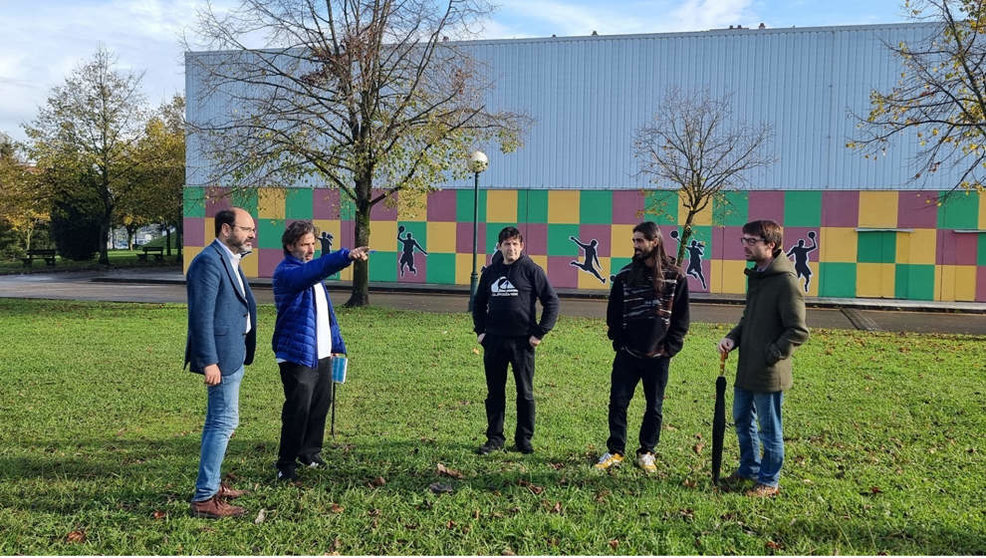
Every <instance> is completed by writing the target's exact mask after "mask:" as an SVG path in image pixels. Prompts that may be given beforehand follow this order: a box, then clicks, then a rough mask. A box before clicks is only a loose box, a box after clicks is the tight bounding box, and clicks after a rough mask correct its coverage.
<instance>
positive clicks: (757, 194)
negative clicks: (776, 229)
mask: <svg viewBox="0 0 986 558" xmlns="http://www.w3.org/2000/svg"><path fill="white" fill-rule="evenodd" d="M747 217H748V220H749V221H756V220H758V219H770V220H772V221H776V222H778V223H784V192H782V191H778V190H772V191H766V192H763V191H754V192H750V195H749V201H748V202H747Z"/></svg>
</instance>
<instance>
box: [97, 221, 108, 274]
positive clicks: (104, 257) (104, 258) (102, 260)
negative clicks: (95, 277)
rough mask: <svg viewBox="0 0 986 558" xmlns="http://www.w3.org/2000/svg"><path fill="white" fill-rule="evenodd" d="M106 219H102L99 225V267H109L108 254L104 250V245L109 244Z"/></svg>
mask: <svg viewBox="0 0 986 558" xmlns="http://www.w3.org/2000/svg"><path fill="white" fill-rule="evenodd" d="M108 221H109V220H108V219H105V218H104V219H103V222H102V223H100V224H99V238H100V239H101V240H100V243H99V264H100V265H110V254H109V250H107V249H106V244H107V243H108V242H109V238H110V225H109V222H108Z"/></svg>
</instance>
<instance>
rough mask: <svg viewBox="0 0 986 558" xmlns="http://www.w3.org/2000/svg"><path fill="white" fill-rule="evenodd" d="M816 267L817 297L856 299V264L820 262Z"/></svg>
mask: <svg viewBox="0 0 986 558" xmlns="http://www.w3.org/2000/svg"><path fill="white" fill-rule="evenodd" d="M818 267H819V270H818V296H827V297H833V298H855V297H856V264H854V263H841V262H822V263H820V264H818Z"/></svg>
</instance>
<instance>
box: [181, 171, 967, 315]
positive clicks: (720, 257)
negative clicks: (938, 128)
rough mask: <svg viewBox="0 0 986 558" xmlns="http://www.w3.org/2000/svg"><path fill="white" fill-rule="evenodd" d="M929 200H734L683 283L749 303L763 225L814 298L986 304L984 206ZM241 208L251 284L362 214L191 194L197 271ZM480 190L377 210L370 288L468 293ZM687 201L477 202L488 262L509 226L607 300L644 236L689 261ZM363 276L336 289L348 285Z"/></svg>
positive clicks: (706, 222) (299, 196)
mask: <svg viewBox="0 0 986 558" xmlns="http://www.w3.org/2000/svg"><path fill="white" fill-rule="evenodd" d="M940 194H941V193H940V192H936V191H921V192H906V191H743V192H730V193H728V194H727V196H726V199H725V201H724V202H723V203H719V204H714V205H713V206H712V207H710V208H709V209H708V210H707V211H705V212H703V213H702V214H700V215H699V216H698V221H697V223H696V225H695V226H694V227H693V234H692V237H691V238H690V239H689V241H688V245H687V246H686V250H685V254H686V256H685V259H686V261H683V262H682V269H683V270H684V271H685V273H686V275H687V276H688V281H689V287H690V290H691V291H692V292H710V293H729V294H742V293H743V292H744V291H745V288H746V281H745V276H744V275H743V269H744V268H745V267H746V265H747V262H746V261H745V260H744V258H743V250H742V247H741V246H740V245H739V241H738V239H739V237H740V229H741V227H742V225H743V224H744V223H746V222H747V221H750V220H753V219H774V220H776V221H777V222H779V223H781V225H783V227H784V236H785V242H784V248H785V253H786V255H787V257H789V258H790V259H791V260H792V262H793V263H794V266H795V269H796V271H797V274H798V280H799V282H800V284H801V285H802V288H803V289H804V291H805V293H806V295H807V296H809V297H839V298H854V297H873V298H899V299H912V300H943V301H951V300H957V301H982V302H986V194H980V193H977V192H969V193H965V192H962V193H957V194H954V195H952V196H950V197H948V198H946V199H945V201H944V202H940V200H939V195H940ZM230 205H239V206H242V207H245V208H246V209H248V210H249V211H251V213H253V214H254V215H255V216H256V217H257V226H258V231H257V240H256V242H255V245H256V246H257V249H256V250H255V257H250V258H246V259H244V261H243V264H242V265H243V268H244V271H245V272H246V273H247V275H248V276H251V277H270V276H271V274H272V273H273V271H274V267H275V266H276V265H277V264H278V262H280V260H281V257H282V254H281V246H280V238H281V233H282V232H283V230H284V226H285V225H286V223H288V222H290V221H292V220H296V219H311V220H313V221H314V223H315V225H316V226H317V227H318V228H319V231H320V232H321V233H322V234H321V236H320V238H319V240H320V242H321V247H322V249H323V250H328V249H331V247H332V246H335V247H337V248H338V247H351V246H352V245H353V208H352V206H351V205H349V204H347V203H346V202H345V201H342V202H340V199H339V192H338V191H336V190H325V189H267V190H261V191H249V192H245V193H244V192H238V193H233V194H227V193H226V192H224V191H222V190H219V189H203V188H187V189H186V191H185V223H184V233H185V246H186V249H185V263H186V265H187V264H188V262H190V261H191V258H192V257H194V256H195V254H196V253H198V251H199V250H200V249H201V247H202V246H204V245H205V244H206V243H208V242H210V241H211V240H212V230H213V224H212V217H213V216H214V215H215V214H216V212H217V211H219V210H220V209H222V208H225V207H228V206H230ZM472 214H473V192H472V190H441V191H436V192H431V193H429V194H427V195H419V196H418V197H416V198H414V199H398V200H397V202H396V203H394V204H392V205H384V204H378V205H377V206H375V207H374V209H373V211H372V213H371V234H372V236H371V239H370V245H371V248H373V249H374V250H375V253H374V254H373V256H372V257H371V259H370V270H369V272H370V280H371V281H377V282H417V283H433V284H442V285H448V284H460V285H468V284H469V274H470V273H471V271H472V268H471V266H472V231H473V223H472ZM683 215H684V211H683V210H682V209H681V208H680V207H679V202H678V199H677V196H676V195H675V193H674V192H670V191H651V190H648V191H642V190H581V191H578V190H487V191H480V193H479V225H478V232H479V241H478V246H479V249H480V250H481V251H482V252H481V253H480V254H479V262H481V263H482V262H487V261H489V257H490V256H491V255H492V254H493V252H494V250H495V248H494V247H495V246H496V235H497V233H498V232H499V231H500V229H501V228H503V227H504V226H507V225H514V226H517V228H519V229H520V230H521V232H522V233H523V234H524V237H525V245H526V253H527V254H528V255H529V256H530V257H531V258H532V259H533V260H534V261H535V262H536V263H537V264H538V265H540V266H541V267H542V268H544V270H545V271H546V272H547V273H548V275H549V277H550V278H551V282H552V285H554V286H555V287H556V288H561V289H585V290H606V289H608V288H609V282H610V281H609V278H610V277H611V275H612V274H614V273H616V272H617V271H619V269H620V268H622V267H623V266H624V265H626V264H627V263H629V262H630V258H631V256H632V255H633V248H632V244H631V237H632V229H633V226H634V225H636V224H637V223H639V222H640V221H642V220H646V219H649V220H653V221H655V222H657V223H658V225H659V226H660V227H661V229H662V232H663V233H664V236H665V238H666V239H669V240H668V246H667V248H668V252H669V253H675V252H676V251H677V242H678V237H679V228H680V226H681V225H682V223H681V222H680V219H679V216H683ZM350 274H351V270H348V269H347V270H344V271H343V272H342V274H340V275H338V276H337V277H336V278H337V279H340V280H348V279H350V278H351V275H350Z"/></svg>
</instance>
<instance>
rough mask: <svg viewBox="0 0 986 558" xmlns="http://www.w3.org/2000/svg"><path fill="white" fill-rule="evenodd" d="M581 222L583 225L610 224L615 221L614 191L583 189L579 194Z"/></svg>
mask: <svg viewBox="0 0 986 558" xmlns="http://www.w3.org/2000/svg"><path fill="white" fill-rule="evenodd" d="M579 222H580V223H581V224H583V225H609V224H611V223H612V222H613V192H612V191H611V190H582V192H581V193H580V194H579Z"/></svg>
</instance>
